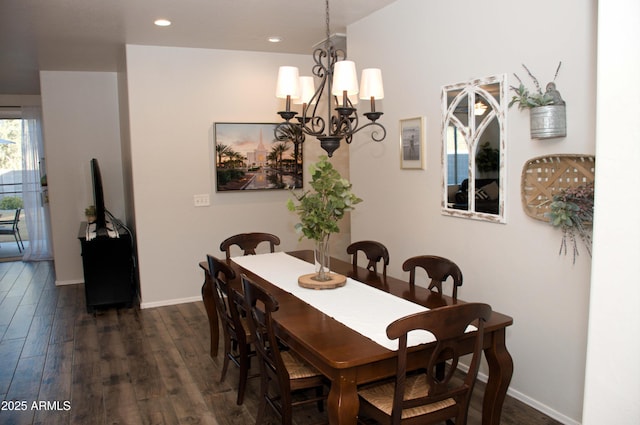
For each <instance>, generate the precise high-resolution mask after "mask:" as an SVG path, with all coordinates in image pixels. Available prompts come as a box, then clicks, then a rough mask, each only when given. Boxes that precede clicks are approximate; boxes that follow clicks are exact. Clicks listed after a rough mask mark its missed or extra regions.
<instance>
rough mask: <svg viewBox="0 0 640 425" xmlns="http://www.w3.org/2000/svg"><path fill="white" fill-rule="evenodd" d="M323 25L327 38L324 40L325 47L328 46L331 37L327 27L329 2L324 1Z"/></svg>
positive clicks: (327, 0)
mask: <svg viewBox="0 0 640 425" xmlns="http://www.w3.org/2000/svg"><path fill="white" fill-rule="evenodd" d="M325 25H326V32H327V38H326V39H325V45H327V46H328V45H329V37H330V36H331V33H330V27H329V0H325Z"/></svg>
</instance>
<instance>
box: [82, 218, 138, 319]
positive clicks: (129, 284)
mask: <svg viewBox="0 0 640 425" xmlns="http://www.w3.org/2000/svg"><path fill="white" fill-rule="evenodd" d="M86 229H87V223H86V222H82V223H81V224H80V231H79V233H78V239H80V246H81V248H82V268H83V270H84V288H85V296H86V300H87V311H88V312H89V313H93V312H94V311H95V309H96V307H103V306H104V307H106V306H110V305H117V304H120V305H125V306H126V307H132V306H133V301H134V297H135V294H136V285H135V278H134V276H135V274H134V273H135V270H134V258H133V246H132V241H131V235H130V234H129V232H127V231H126V230H125V229H120V230H119V231H118V234H119V236H120V237H118V238H95V239H92V240H90V241H87V238H86Z"/></svg>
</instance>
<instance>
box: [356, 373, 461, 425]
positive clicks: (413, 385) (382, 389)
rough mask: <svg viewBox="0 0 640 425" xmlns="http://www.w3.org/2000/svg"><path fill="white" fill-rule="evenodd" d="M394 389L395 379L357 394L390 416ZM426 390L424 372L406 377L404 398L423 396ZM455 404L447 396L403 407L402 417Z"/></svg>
mask: <svg viewBox="0 0 640 425" xmlns="http://www.w3.org/2000/svg"><path fill="white" fill-rule="evenodd" d="M394 389H395V381H388V382H386V383H383V384H379V385H373V386H370V387H367V388H364V389H362V390H360V391H358V394H359V395H360V397H362V398H363V399H365V400H367V401H368V402H369V403H371V404H372V405H373V406H375V407H377V408H378V409H380V410H381V411H383V412H384V413H386V414H387V415H389V416H391V411H392V410H393V394H394ZM428 391H429V384H427V379H426V377H425V375H424V374H422V373H421V374H419V375H415V376H411V377H408V378H407V381H406V383H405V400H411V399H415V398H419V397H424V396H425V395H426V394H427V392H428ZM455 404H456V402H455V400H454V399H452V398H448V399H446V400H441V401H438V402H435V403H431V404H427V405H424V406H419V407H414V408H411V409H405V410H404V411H403V412H402V419H406V418H412V417H414V416H419V415H424V414H426V413H431V412H435V411H436V410H441V409H445V408H447V407H450V406H453V405H455Z"/></svg>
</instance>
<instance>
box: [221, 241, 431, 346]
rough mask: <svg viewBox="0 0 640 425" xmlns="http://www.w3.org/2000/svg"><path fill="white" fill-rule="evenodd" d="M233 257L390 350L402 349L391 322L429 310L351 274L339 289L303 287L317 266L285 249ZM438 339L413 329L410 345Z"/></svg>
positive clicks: (252, 270) (247, 267)
mask: <svg viewBox="0 0 640 425" xmlns="http://www.w3.org/2000/svg"><path fill="white" fill-rule="evenodd" d="M232 260H233V261H234V262H235V263H236V264H238V265H239V266H241V267H243V268H245V269H247V270H250V271H251V272H252V273H255V274H257V275H258V276H260V277H262V278H263V279H265V280H267V281H268V282H270V283H271V284H273V285H275V286H278V287H279V288H281V289H283V290H285V291H287V292H289V293H291V294H293V295H295V296H296V297H298V298H299V299H301V300H302V301H304V302H306V303H307V304H309V305H311V306H313V307H315V308H317V309H318V310H320V311H322V312H323V313H324V314H326V315H328V316H331V317H333V318H334V319H335V320H337V321H338V322H340V323H342V324H344V325H346V326H348V327H349V328H351V329H353V330H354V331H356V332H358V333H360V334H362V335H364V336H365V337H367V338H369V339H371V340H373V341H375V342H376V343H378V344H380V345H382V346H383V347H386V348H388V349H390V350H397V349H398V340H390V339H389V338H387V333H386V329H387V326H388V325H389V324H390V323H391V322H393V321H394V320H396V319H399V318H401V317H404V316H407V315H409V314H414V313H419V312H422V311H427V310H428V308H426V307H424V306H421V305H419V304H415V303H412V302H411V301H407V300H405V299H402V298H399V297H396V296H395V295H392V294H389V293H387V292H384V291H381V290H379V289H376V288H373V287H371V286H369V285H366V284H364V283H361V282H358V281H356V280H353V279H351V278H347V283H346V285H345V286H343V287H340V288H337V289H324V290H317V289H307V288H303V287H301V286H299V285H298V277H299V276H302V275H305V274H309V273H314V272H315V266H314V265H313V264H311V263H308V262H306V261H303V260H300V259H298V258H295V257H293V256H291V255H288V254H285V253H284V252H276V253H272V254H260V255H247V256H242V257H233V258H232ZM434 340H435V338H434V336H433V334H431V333H430V332H427V331H412V332H410V333H409V340H408V345H409V346H413V345H418V344H423V343H428V342H432V341H434Z"/></svg>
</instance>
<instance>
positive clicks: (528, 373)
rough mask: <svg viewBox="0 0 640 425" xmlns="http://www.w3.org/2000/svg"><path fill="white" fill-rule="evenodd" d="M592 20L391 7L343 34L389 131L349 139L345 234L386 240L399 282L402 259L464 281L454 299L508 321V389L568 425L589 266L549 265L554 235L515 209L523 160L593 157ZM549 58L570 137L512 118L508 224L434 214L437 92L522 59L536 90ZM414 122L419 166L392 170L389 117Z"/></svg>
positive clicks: (489, 9) (575, 407) (507, 69)
mask: <svg viewBox="0 0 640 425" xmlns="http://www.w3.org/2000/svg"><path fill="white" fill-rule="evenodd" d="M595 13H596V2H595V1H594V0H593V1H588V2H585V1H582V0H571V1H566V2H554V1H551V0H544V1H541V2H536V3H531V4H524V3H522V2H513V1H509V0H489V1H484V2H477V1H472V0H453V1H447V2H424V1H421V0H399V1H397V2H395V3H393V4H391V5H389V6H388V7H386V8H385V9H383V10H381V11H379V12H377V13H375V14H373V15H372V16H370V17H367V18H365V19H363V20H361V21H359V22H357V23H355V24H354V25H351V26H350V27H349V28H348V34H347V35H348V38H347V40H348V49H349V52H350V57H351V59H354V60H355V61H356V63H358V65H359V66H360V67H370V66H376V67H380V68H381V69H382V72H383V76H384V80H385V99H384V106H383V110H384V112H385V115H384V116H383V117H382V122H383V123H384V125H385V126H386V128H387V131H388V136H387V140H386V141H385V142H384V143H383V144H375V143H373V142H370V141H367V140H364V139H363V137H359V138H358V140H357V141H355V142H354V144H353V146H352V147H351V149H350V158H351V159H350V163H351V167H350V171H351V179H352V182H353V184H354V191H355V192H356V193H358V195H359V196H360V197H361V198H363V199H364V202H363V203H362V204H361V205H360V206H359V207H358V209H357V210H356V211H355V212H354V213H353V215H352V239H353V240H357V239H376V240H379V241H381V242H383V243H384V244H386V245H387V247H388V248H389V251H390V254H391V264H390V269H389V273H390V274H391V275H394V276H397V277H407V274H406V273H404V272H402V270H401V264H402V262H403V261H404V260H405V259H406V258H408V257H410V256H414V255H420V254H436V255H442V256H445V257H448V258H450V259H452V260H453V261H455V262H456V263H457V264H458V265H459V266H460V267H461V268H462V270H463V273H464V276H465V283H464V285H463V287H462V288H461V291H460V293H459V294H460V295H459V296H460V298H462V299H464V300H474V301H484V302H488V303H490V304H491V305H492V306H493V308H494V309H495V310H497V311H499V312H501V313H505V314H508V315H510V316H512V317H513V318H514V325H513V326H512V327H510V328H509V329H508V331H507V347H508V348H509V351H510V352H511V354H512V356H513V358H514V363H515V370H514V375H513V380H512V383H511V389H510V393H511V394H512V395H515V396H516V397H519V398H521V399H523V400H524V401H526V402H528V403H530V404H532V405H534V406H535V407H537V408H539V409H541V410H544V411H545V412H546V413H548V414H550V415H552V416H555V417H556V418H557V419H559V420H560V421H562V422H564V423H578V422H579V421H580V419H581V412H582V393H583V384H584V367H585V348H586V323H587V310H588V299H589V280H590V267H591V260H590V258H589V256H588V254H587V253H586V252H585V251H584V249H583V250H582V251H581V255H580V257H578V259H577V261H576V264H575V265H574V264H572V259H571V256H566V257H565V256H558V248H559V245H560V235H561V234H560V232H559V231H558V230H556V229H554V228H552V227H551V226H550V225H548V224H546V223H543V222H540V221H536V220H534V219H532V218H530V217H528V216H526V215H525V213H524V211H523V209H522V207H521V200H520V173H521V170H522V166H523V164H524V163H525V161H526V160H527V159H529V158H532V157H536V156H540V155H545V154H550V153H585V154H593V153H594V152H595V137H594V136H595V134H594V133H595V128H594V118H595V63H596V62H595V60H596V56H595V44H594V40H595V34H596V27H595ZM567 16H571V25H570V27H571V30H570V31H568V28H569V26H568V23H567V22H568V21H567V18H566V17H567ZM536 28H550V29H551V30H550V31H548V32H547V31H540V30H532V29H536ZM559 61H562V63H563V64H562V68H561V70H560V74H559V76H558V78H557V85H558V88H559V90H560V92H561V93H562V95H563V97H564V98H565V99H566V101H567V121H568V135H567V137H566V138H563V139H551V140H531V139H530V137H529V123H528V112H521V111H518V110H517V109H516V108H513V109H511V110H510V111H509V113H508V124H507V132H508V133H507V142H506V143H507V181H508V183H507V187H506V192H507V202H506V218H507V222H506V224H494V223H488V222H480V221H473V220H466V219H461V218H454V217H448V216H443V215H442V214H441V213H440V202H441V199H440V196H441V193H442V189H441V181H442V177H441V175H442V168H441V165H440V161H441V135H440V125H441V118H440V117H441V112H440V95H441V87H442V86H443V85H446V84H451V83H457V82H462V81H466V80H469V79H473V78H479V77H485V76H491V75H496V74H503V73H504V74H508V81H509V83H510V84H515V79H514V78H513V73H514V72H516V73H517V74H518V75H519V76H520V77H526V73H525V72H524V70H523V69H522V67H521V64H522V63H524V64H526V65H527V66H528V67H529V68H530V69H531V70H533V72H534V74H535V75H536V76H537V77H538V78H539V79H540V80H541V82H542V84H545V83H546V82H547V81H550V80H551V79H553V73H554V72H555V70H556V67H557V65H558V62H559ZM415 116H425V117H426V122H427V135H426V143H427V169H426V170H401V169H400V166H399V156H400V153H399V135H398V121H399V120H400V119H403V118H411V117H415ZM373 170H375V172H373Z"/></svg>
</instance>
